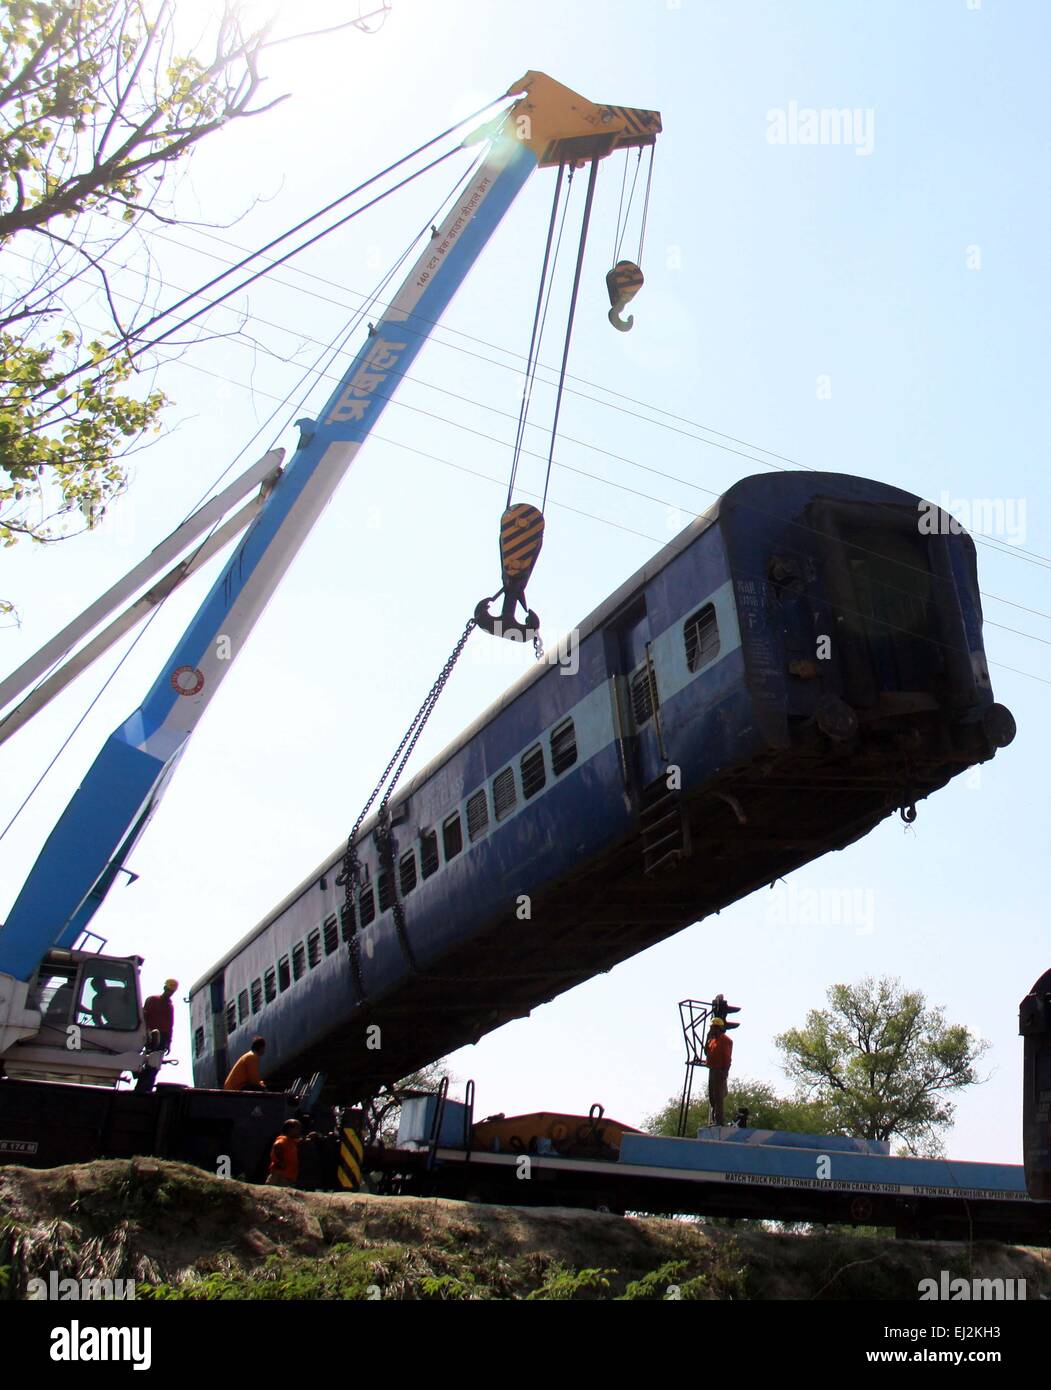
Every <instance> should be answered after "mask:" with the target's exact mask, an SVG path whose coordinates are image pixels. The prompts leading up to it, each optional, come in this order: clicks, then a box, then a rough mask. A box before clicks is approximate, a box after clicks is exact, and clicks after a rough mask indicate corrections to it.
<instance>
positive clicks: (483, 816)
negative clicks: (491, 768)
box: [467, 787, 489, 845]
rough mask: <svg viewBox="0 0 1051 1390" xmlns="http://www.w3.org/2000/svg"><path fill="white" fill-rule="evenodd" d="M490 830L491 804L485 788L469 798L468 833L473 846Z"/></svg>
mask: <svg viewBox="0 0 1051 1390" xmlns="http://www.w3.org/2000/svg"><path fill="white" fill-rule="evenodd" d="M488 828H489V803H488V801H487V800H486V796H485V788H484V787H482V789H481V791H477V792H475V793H474V795H473V796H469V797H468V798H467V833H468V835H469V836H470V837H471V844H472V845H473V844H474V842H475V840H477V839H479V838H480V837H481V836H482V835H484V834H485V832H486V830H487V829H488Z"/></svg>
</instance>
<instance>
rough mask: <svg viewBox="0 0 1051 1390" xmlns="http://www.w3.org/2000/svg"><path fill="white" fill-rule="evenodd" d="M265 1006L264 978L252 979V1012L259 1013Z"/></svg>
mask: <svg viewBox="0 0 1051 1390" xmlns="http://www.w3.org/2000/svg"><path fill="white" fill-rule="evenodd" d="M262 1007H263V982H262V980H253V981H252V1012H253V1013H254V1014H257V1013H258V1012H259V1010H260V1009H261V1008H262Z"/></svg>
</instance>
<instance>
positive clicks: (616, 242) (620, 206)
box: [612, 150, 628, 265]
mask: <svg viewBox="0 0 1051 1390" xmlns="http://www.w3.org/2000/svg"><path fill="white" fill-rule="evenodd" d="M627 186H628V152H627V150H625V151H624V168H623V169H622V170H621V174H620V201H619V202H618V203H617V225H616V226H615V227H614V229H613V261H612V264H613V265H616V264H617V253H618V252H619V250H620V223H621V214H622V213H623V211H624V190H625V188H627Z"/></svg>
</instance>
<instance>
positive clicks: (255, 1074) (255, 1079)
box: [223, 1037, 266, 1091]
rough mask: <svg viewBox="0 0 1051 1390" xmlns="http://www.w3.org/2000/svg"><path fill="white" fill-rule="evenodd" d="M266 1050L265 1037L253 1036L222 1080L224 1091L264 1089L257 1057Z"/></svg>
mask: <svg viewBox="0 0 1051 1390" xmlns="http://www.w3.org/2000/svg"><path fill="white" fill-rule="evenodd" d="M265 1051H266V1039H265V1038H260V1037H255V1038H253V1039H252V1046H251V1047H250V1048H249V1049H248V1051H247V1052H245V1053H243V1054H242V1055H241V1056H240V1057H238V1059H237V1061H236V1062H235V1063H234V1064H233V1066H232V1067H231V1068H230V1073H229V1075H228V1076H227V1078H226V1080H225V1081H224V1082H223V1090H224V1091H265V1090H266V1087H265V1086H264V1085H263V1078H262V1077H261V1076H260V1075H259V1059H260V1057H262V1055H263V1053H264V1052H265Z"/></svg>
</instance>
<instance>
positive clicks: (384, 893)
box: [378, 869, 394, 912]
mask: <svg viewBox="0 0 1051 1390" xmlns="http://www.w3.org/2000/svg"><path fill="white" fill-rule="evenodd" d="M378 887H379V891H380V911H381V912H386V911H387V908H388V907H390V905H391V904H392V903H393V901H394V885H393V883H392V882H391V876H390V874H389V873H388V872H387V870H386V869H384V870H383V872H382V873H381V874H380V877H379V884H378Z"/></svg>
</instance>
